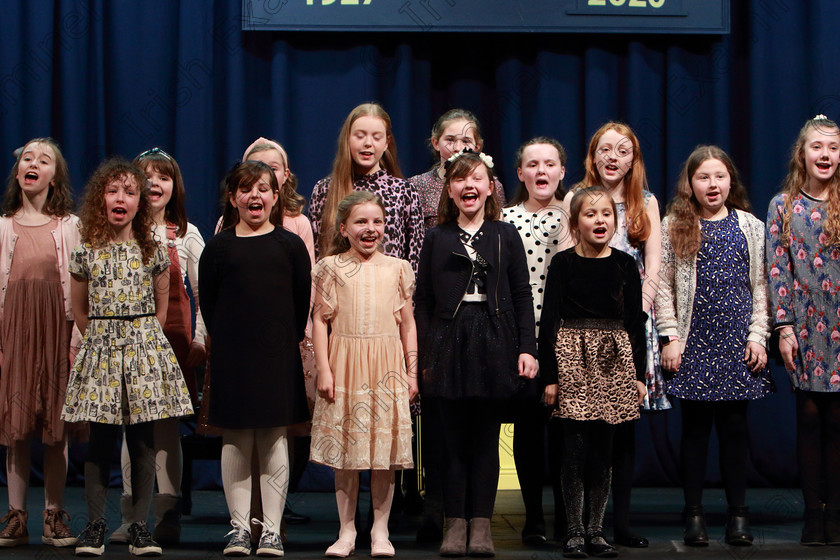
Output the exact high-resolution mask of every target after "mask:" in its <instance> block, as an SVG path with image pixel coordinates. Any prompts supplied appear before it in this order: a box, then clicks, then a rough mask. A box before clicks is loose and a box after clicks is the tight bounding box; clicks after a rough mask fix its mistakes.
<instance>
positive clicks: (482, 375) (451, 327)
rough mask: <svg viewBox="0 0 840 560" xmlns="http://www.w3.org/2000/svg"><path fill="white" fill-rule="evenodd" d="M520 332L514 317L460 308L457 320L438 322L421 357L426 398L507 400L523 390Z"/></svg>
mask: <svg viewBox="0 0 840 560" xmlns="http://www.w3.org/2000/svg"><path fill="white" fill-rule="evenodd" d="M518 333H519V331H518V329H517V328H516V319H515V317H514V314H513V312H505V313H501V314H500V315H499V316H496V315H491V314H489V313H488V312H487V304H486V303H462V304H461V307H460V309H459V310H458V313H457V314H456V315H455V318H454V319H451V320H445V319H439V318H435V319H434V320H433V321H432V324H431V326H430V328H429V332H428V334H427V337H426V341H425V344H424V345H423V354H422V356H421V371H423V376H422V392H423V395H427V396H431V397H439V398H444V399H507V398H509V397H511V396H513V395H514V394H516V392H517V391H518V389H519V383H520V382H519V373H518V359H519V334H518Z"/></svg>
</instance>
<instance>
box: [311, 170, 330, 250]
mask: <svg viewBox="0 0 840 560" xmlns="http://www.w3.org/2000/svg"><path fill="white" fill-rule="evenodd" d="M329 188H330V178H329V177H325V178H324V179H321V180H320V181H318V182H317V183H315V187H314V188H313V189H312V196H310V197H309V221H310V222H312V232H313V234H314V247H315V258H316V259H318V258H320V249H321V243H320V233H321V216H322V214H323V212H324V202H325V201H326V199H327V191H328V190H329Z"/></svg>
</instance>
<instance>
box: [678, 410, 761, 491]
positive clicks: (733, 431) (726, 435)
mask: <svg viewBox="0 0 840 560" xmlns="http://www.w3.org/2000/svg"><path fill="white" fill-rule="evenodd" d="M747 402H748V401H716V402H710V401H690V400H686V399H680V408H681V409H682V443H681V446H680V462H681V464H682V468H681V470H682V478H683V493H684V495H685V505H686V506H700V505H702V504H703V481H704V480H705V479H706V462H707V461H706V459H707V457H708V453H709V436H710V435H711V433H712V424H714V426H715V429H716V431H717V436H718V442H719V445H720V474H721V476H722V477H723V486H724V488H725V490H726V502H727V504H729V505H730V506H732V507H736V506H743V505H745V501H746V493H747V453H748V450H749V431H748V429H747Z"/></svg>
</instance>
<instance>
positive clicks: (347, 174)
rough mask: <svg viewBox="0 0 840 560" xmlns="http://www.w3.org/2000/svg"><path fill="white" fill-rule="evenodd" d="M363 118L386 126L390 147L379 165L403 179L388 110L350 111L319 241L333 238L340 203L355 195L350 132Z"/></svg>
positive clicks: (368, 105)
mask: <svg viewBox="0 0 840 560" xmlns="http://www.w3.org/2000/svg"><path fill="white" fill-rule="evenodd" d="M362 117H376V118H378V119H381V120H382V122H384V123H385V135H386V137H387V140H388V147H387V148H386V149H385V152H384V153H383V154H382V159H381V160H379V166H380V167H381V168H382V169H384V170H385V171H387V172H388V173H390V174H391V175H393V176H394V177H398V178H400V179H402V178H403V175H402V171H400V165H399V163H398V162H397V144H396V142H395V141H394V135H393V134H392V132H391V117H389V116H388V113H386V112H385V109H383V108H382V106H381V105H379V104H378V103H362V104H361V105H359V106H357V107H356V108H355V109H353V110H352V111H350V114H349V115H347V118H346V119H345V120H344V125H343V126H342V127H341V132H339V133H338V148H337V150H336V153H335V160H334V161H333V168H332V174H331V175H330V186H329V188H328V189H327V197H326V199H325V200H324V210H323V212H322V213H321V228H320V231H319V232H318V237H319V238H322V239H331V238H332V235H333V233H334V229H335V225H334V222H335V214H336V211H337V209H338V203H339V202H341V201H342V200H343V199H344V197H346V196H347V195H348V194H350V193H351V192H353V183H354V182H355V180H356V174H355V172H354V168H353V156H352V155H351V154H350V144H349V139H350V129H351V128H352V127H353V123H354V122H356V121H357V120H358V119H360V118H362Z"/></svg>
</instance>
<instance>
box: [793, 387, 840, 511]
mask: <svg viewBox="0 0 840 560" xmlns="http://www.w3.org/2000/svg"><path fill="white" fill-rule="evenodd" d="M796 455H797V458H798V460H799V479H800V484H801V485H802V497H803V499H804V501H805V507H806V508H808V509H815V508H819V507H820V504H821V503H822V502H825V504H826V507H828V508H831V509H838V508H840V482H838V480H837V473H838V472H840V394H838V393H818V392H816V391H800V390H797V391H796ZM821 480H825V484H826V487H825V490H823V489H822V485H821V482H820V481H821Z"/></svg>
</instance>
